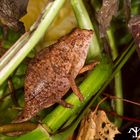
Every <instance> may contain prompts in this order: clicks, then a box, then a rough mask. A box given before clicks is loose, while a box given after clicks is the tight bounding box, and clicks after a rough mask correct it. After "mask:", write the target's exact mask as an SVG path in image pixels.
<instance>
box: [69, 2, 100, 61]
mask: <svg viewBox="0 0 140 140" xmlns="http://www.w3.org/2000/svg"><path fill="white" fill-rule="evenodd" d="M71 4H72V8H73V11H74V13H75V16H76V19H77V22H78V25H79V27H80V28H83V29H91V30H94V26H93V25H92V22H91V20H90V17H89V15H88V12H87V10H86V8H85V6H84V3H83V1H82V0H71ZM94 32H95V30H94ZM100 55H101V48H100V43H99V40H98V37H97V34H96V33H94V36H93V39H92V41H91V44H90V48H89V53H88V60H90V59H93V58H94V57H96V56H100Z"/></svg>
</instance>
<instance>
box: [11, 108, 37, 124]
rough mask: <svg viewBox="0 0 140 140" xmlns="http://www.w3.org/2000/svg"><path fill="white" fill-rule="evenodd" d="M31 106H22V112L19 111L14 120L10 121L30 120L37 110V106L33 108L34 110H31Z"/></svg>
mask: <svg viewBox="0 0 140 140" xmlns="http://www.w3.org/2000/svg"><path fill="white" fill-rule="evenodd" d="M32 109H33V108H32V106H26V107H24V110H23V112H21V113H20V114H19V115H18V116H17V117H16V118H15V120H13V121H12V123H22V122H26V121H28V120H30V119H31V118H32V117H33V116H35V115H36V114H37V112H38V108H36V109H34V112H32V111H31V110H32Z"/></svg>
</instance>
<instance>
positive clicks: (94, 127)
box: [77, 111, 120, 140]
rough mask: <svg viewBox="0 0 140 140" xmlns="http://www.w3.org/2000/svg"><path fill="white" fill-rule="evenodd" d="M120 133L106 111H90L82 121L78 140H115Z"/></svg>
mask: <svg viewBox="0 0 140 140" xmlns="http://www.w3.org/2000/svg"><path fill="white" fill-rule="evenodd" d="M118 133H120V132H119V131H118V129H117V127H116V126H115V125H114V124H113V123H111V122H110V121H109V120H108V118H107V116H106V113H105V112H104V111H98V112H97V113H96V112H90V113H89V114H88V116H86V117H85V118H84V119H83V120H82V122H81V126H80V130H79V134H78V137H77V140H97V139H100V140H105V139H106V140H113V138H114V136H115V135H116V134H118Z"/></svg>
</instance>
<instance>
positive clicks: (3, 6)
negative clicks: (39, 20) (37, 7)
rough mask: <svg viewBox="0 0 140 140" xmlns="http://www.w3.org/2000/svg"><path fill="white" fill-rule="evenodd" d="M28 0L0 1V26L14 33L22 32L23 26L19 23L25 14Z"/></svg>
mask: <svg viewBox="0 0 140 140" xmlns="http://www.w3.org/2000/svg"><path fill="white" fill-rule="evenodd" d="M27 4H28V0H0V24H1V25H5V26H8V27H9V28H12V29H14V30H15V31H19V30H20V31H21V32H23V31H24V25H23V23H22V22H20V21H19V19H20V18H21V17H23V16H24V15H25V14H26V8H27Z"/></svg>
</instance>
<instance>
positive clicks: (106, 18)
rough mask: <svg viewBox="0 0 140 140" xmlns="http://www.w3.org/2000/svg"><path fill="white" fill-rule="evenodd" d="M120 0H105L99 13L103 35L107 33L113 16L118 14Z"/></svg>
mask: <svg viewBox="0 0 140 140" xmlns="http://www.w3.org/2000/svg"><path fill="white" fill-rule="evenodd" d="M117 11H118V0H103V4H102V7H101V9H100V10H99V12H98V14H97V20H98V22H99V27H100V34H101V37H103V36H104V35H105V32H106V30H107V28H108V27H109V25H110V22H111V20H112V17H113V16H116V15H117Z"/></svg>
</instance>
